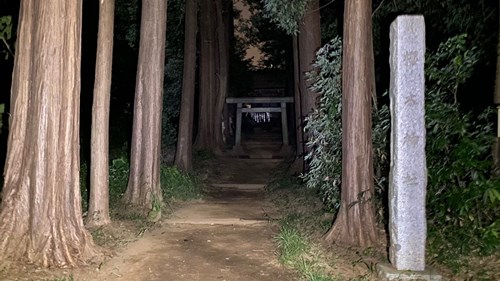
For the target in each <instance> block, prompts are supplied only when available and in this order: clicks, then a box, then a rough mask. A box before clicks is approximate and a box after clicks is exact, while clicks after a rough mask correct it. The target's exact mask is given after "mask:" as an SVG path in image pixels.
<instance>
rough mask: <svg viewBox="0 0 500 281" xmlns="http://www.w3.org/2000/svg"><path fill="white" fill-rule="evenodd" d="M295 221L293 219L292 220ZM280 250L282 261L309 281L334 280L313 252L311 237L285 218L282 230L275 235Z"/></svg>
mask: <svg viewBox="0 0 500 281" xmlns="http://www.w3.org/2000/svg"><path fill="white" fill-rule="evenodd" d="M292 221H293V220H292ZM275 240H276V241H277V243H278V248H279V250H280V261H281V262H282V263H283V264H285V265H288V266H290V267H292V268H294V269H295V270H297V271H298V272H300V273H301V275H302V276H303V277H304V278H306V280H308V281H334V280H335V279H332V278H331V277H328V276H327V274H326V273H325V272H324V270H323V268H322V267H321V266H320V261H319V259H318V257H317V256H316V255H315V254H314V253H313V251H312V248H311V245H310V243H309V241H308V240H309V239H307V238H306V237H305V236H303V235H302V234H301V233H300V231H299V230H298V229H297V228H296V227H295V226H294V225H293V224H292V223H290V220H289V219H287V218H285V219H284V220H283V221H282V222H281V231H280V233H279V234H278V235H277V236H276V237H275Z"/></svg>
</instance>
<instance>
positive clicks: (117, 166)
mask: <svg viewBox="0 0 500 281" xmlns="http://www.w3.org/2000/svg"><path fill="white" fill-rule="evenodd" d="M129 172H130V164H129V161H128V158H127V157H125V156H121V157H119V158H116V159H114V160H112V161H111V165H110V166H109V197H110V200H111V201H117V200H118V199H120V198H121V196H122V195H123V193H125V190H126V189H127V183H128V177H129Z"/></svg>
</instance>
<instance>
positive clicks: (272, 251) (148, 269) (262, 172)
mask: <svg viewBox="0 0 500 281" xmlns="http://www.w3.org/2000/svg"><path fill="white" fill-rule="evenodd" d="M219 162H220V164H219V167H218V168H219V170H220V171H224V172H223V173H221V174H220V175H212V176H211V177H210V181H211V182H212V184H211V187H209V192H208V195H207V196H206V197H205V198H204V199H203V200H199V201H194V202H189V203H186V204H184V205H183V206H181V207H180V208H179V209H177V210H176V211H175V212H174V213H173V214H172V215H171V217H170V218H168V219H167V220H165V221H163V222H162V224H161V226H160V227H158V228H155V229H154V230H152V231H150V232H147V233H145V234H144V237H143V238H141V239H140V240H138V241H136V242H134V243H132V244H130V245H128V246H127V247H126V248H125V249H123V250H122V251H121V252H119V253H117V255H116V256H115V257H114V258H113V259H111V260H109V261H107V262H106V263H105V264H103V266H102V267H101V268H100V270H99V271H98V272H94V273H92V274H88V273H87V274H85V275H84V276H79V275H75V280H110V281H111V280H129V281H134V280H141V281H144V280H151V281H154V280H173V281H175V280H190V281H191V280H193V281H195V280H204V281H210V280H227V281H229V280H241V281H247V280H248V281H250V280H252V281H254V280H262V281H265V280H269V281H271V280H272V281H276V280H298V277H297V274H296V273H294V272H292V271H290V270H289V269H287V268H285V267H284V266H282V265H280V264H279V262H278V258H277V254H276V246H275V243H274V242H273V237H274V235H275V234H276V231H277V227H276V226H274V225H272V224H271V223H270V222H269V219H272V218H276V217H277V216H278V214H277V212H276V210H275V208H274V206H273V205H272V204H271V202H270V201H269V200H268V198H266V196H265V191H264V189H263V187H264V185H265V183H266V181H267V180H268V179H269V176H270V173H271V172H272V171H273V170H274V169H275V168H276V166H277V165H278V164H279V161H276V160H273V159H269V160H263V159H258V160H257V159H238V158H227V159H220V161H219Z"/></svg>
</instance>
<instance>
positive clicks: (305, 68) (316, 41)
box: [298, 0, 321, 151]
mask: <svg viewBox="0 0 500 281" xmlns="http://www.w3.org/2000/svg"><path fill="white" fill-rule="evenodd" d="M319 10H320V9H319V0H312V1H310V2H309V6H308V9H307V11H306V14H305V16H304V23H303V24H302V25H301V26H300V28H299V35H298V44H299V50H298V51H299V75H300V94H301V99H300V106H301V114H302V118H301V121H302V122H300V123H299V124H302V125H304V120H305V117H306V116H307V115H309V114H310V113H311V112H313V111H314V109H316V100H317V97H318V94H317V93H315V92H314V91H313V90H312V89H311V85H312V81H309V79H308V78H307V72H309V71H312V70H313V62H314V59H315V58H316V51H318V49H319V48H320V47H321V24H320V13H319ZM301 130H302V132H303V131H304V128H303V127H302V128H301ZM302 140H303V143H302V145H303V148H302V149H303V151H307V150H308V148H307V146H305V144H306V143H307V141H308V140H309V136H308V134H307V133H302Z"/></svg>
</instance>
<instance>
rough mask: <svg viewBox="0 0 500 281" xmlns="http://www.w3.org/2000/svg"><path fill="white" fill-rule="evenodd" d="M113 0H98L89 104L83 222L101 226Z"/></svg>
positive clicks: (105, 218)
mask: <svg viewBox="0 0 500 281" xmlns="http://www.w3.org/2000/svg"><path fill="white" fill-rule="evenodd" d="M114 11H115V0H103V1H100V2H99V31H98V33H97V59H96V70H95V82H94V101H93V106H92V136H91V153H90V154H91V155H90V159H91V160H90V198H89V210H88V218H87V225H88V226H101V225H105V224H108V223H109V222H110V218H109V184H108V183H109V103H110V94H111V67H112V61H113V25H114Z"/></svg>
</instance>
